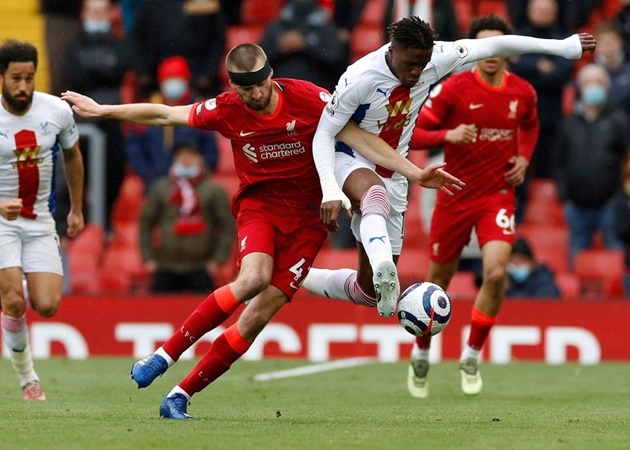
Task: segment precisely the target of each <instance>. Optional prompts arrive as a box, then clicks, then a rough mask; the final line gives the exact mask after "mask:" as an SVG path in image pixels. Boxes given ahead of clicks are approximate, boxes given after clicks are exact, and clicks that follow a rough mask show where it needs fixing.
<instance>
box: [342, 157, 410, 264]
mask: <svg viewBox="0 0 630 450" xmlns="http://www.w3.org/2000/svg"><path fill="white" fill-rule="evenodd" d="M357 169H370V170H372V171H373V172H374V169H375V165H374V164H372V163H369V162H367V161H364V160H363V159H359V158H355V157H353V156H350V155H348V154H346V153H343V152H337V153H335V178H336V179H337V183H339V186H342V187H343V184H344V182H345V181H346V178H348V176H349V175H350V174H351V173H352V172H354V171H355V170H357ZM381 180H383V182H384V184H385V187H386V188H387V194H388V197H389V202H390V203H391V209H390V211H389V217H388V219H387V233H388V234H389V241H390V243H391V246H392V253H393V254H394V255H400V252H401V251H402V244H403V236H404V230H405V228H404V214H405V211H407V192H408V184H407V179H406V178H404V177H403V176H402V175H400V174H394V177H393V178H383V177H381ZM360 222H361V217H360V216H359V215H358V214H353V216H352V222H351V228H352V233H353V234H354V237H355V238H356V240H357V241H359V242H361V235H360V232H359V225H360Z"/></svg>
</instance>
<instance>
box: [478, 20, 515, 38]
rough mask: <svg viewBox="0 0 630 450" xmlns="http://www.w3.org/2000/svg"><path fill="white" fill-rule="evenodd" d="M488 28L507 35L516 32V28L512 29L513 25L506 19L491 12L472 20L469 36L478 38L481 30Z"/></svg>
mask: <svg viewBox="0 0 630 450" xmlns="http://www.w3.org/2000/svg"><path fill="white" fill-rule="evenodd" d="M486 30H490V31H500V32H501V33H503V34H505V35H507V34H513V33H514V30H512V27H511V26H510V24H509V23H508V22H507V21H506V20H504V19H502V18H501V17H499V16H497V15H495V14H489V15H487V16H481V17H476V18H474V19H473V20H472V21H471V22H470V27H469V28H468V38H469V39H476V38H477V34H479V32H480V31H486Z"/></svg>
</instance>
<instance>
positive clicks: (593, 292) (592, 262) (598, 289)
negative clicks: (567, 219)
mask: <svg viewBox="0 0 630 450" xmlns="http://www.w3.org/2000/svg"><path fill="white" fill-rule="evenodd" d="M624 272H625V267H624V253H623V251H622V250H598V249H589V250H582V251H579V252H578V253H577V255H576V256H575V275H576V276H577V277H578V279H579V280H580V294H581V296H582V297H587V298H593V297H594V298H601V299H608V298H610V297H622V296H623V293H624V288H623V277H624Z"/></svg>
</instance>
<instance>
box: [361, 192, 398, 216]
mask: <svg viewBox="0 0 630 450" xmlns="http://www.w3.org/2000/svg"><path fill="white" fill-rule="evenodd" d="M390 209H391V204H390V202H389V197H388V196H387V189H385V187H384V186H380V185H375V186H372V187H370V188H369V189H368V190H367V192H366V193H365V194H364V195H363V197H362V198H361V215H362V216H363V217H367V216H369V215H372V214H376V215H379V216H382V217H387V216H389V211H390Z"/></svg>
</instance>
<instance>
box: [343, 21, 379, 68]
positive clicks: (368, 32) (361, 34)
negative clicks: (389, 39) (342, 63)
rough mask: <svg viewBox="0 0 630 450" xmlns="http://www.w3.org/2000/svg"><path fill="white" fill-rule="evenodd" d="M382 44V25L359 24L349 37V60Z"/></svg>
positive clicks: (365, 53)
mask: <svg viewBox="0 0 630 450" xmlns="http://www.w3.org/2000/svg"><path fill="white" fill-rule="evenodd" d="M384 44H385V34H384V32H383V27H380V26H366V25H359V26H357V27H356V28H355V29H354V30H353V31H352V36H351V37H350V61H351V62H354V61H356V60H357V59H359V58H361V57H363V56H365V55H367V54H368V53H370V52H372V51H374V50H376V49H377V48H379V47H381V46H383V45H384Z"/></svg>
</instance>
